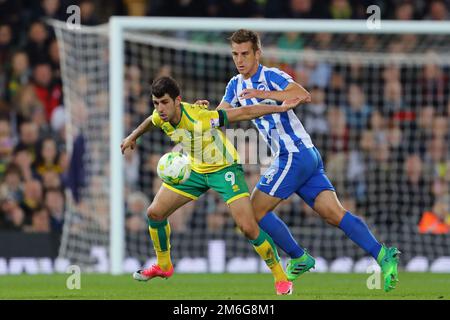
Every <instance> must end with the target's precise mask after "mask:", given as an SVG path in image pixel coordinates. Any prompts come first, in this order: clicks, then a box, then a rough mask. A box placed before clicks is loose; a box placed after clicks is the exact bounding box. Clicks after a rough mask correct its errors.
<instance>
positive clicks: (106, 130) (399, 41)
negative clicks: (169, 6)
mask: <svg viewBox="0 0 450 320" xmlns="http://www.w3.org/2000/svg"><path fill="white" fill-rule="evenodd" d="M149 20H151V19H149ZM175 22H176V20H174V23H175ZM212 23H214V21H213V22H212ZM217 23H218V22H217ZM266 23H269V24H270V23H271V22H270V21H268V22H266ZM205 25H207V24H205ZM239 25H240V24H239V21H237V22H236V24H235V26H236V29H237V28H238V27H239ZM318 25H320V23H319V24H318ZM53 26H54V27H55V31H56V35H57V37H58V42H59V46H60V53H61V57H62V79H63V84H64V104H65V108H66V111H67V114H68V117H67V119H68V123H67V137H68V138H67V139H68V146H69V148H70V150H69V151H70V153H71V155H72V167H71V171H70V177H71V179H69V181H70V183H69V186H70V191H69V192H68V207H67V213H66V222H65V226H64V234H63V239H62V244H61V248H60V256H61V257H64V258H68V259H70V260H71V261H72V262H73V263H76V264H79V265H82V266H83V267H84V268H85V269H84V270H91V271H97V272H107V271H109V270H110V268H109V257H110V254H109V253H110V252H109V251H110V249H109V248H110V239H111V237H110V236H111V234H110V232H111V225H114V224H112V223H111V221H110V219H111V217H112V216H114V215H111V214H110V213H112V212H114V211H115V210H119V212H122V211H120V209H119V208H117V207H111V202H110V200H111V199H110V197H113V198H114V197H120V199H123V201H124V203H123V205H124V206H125V211H124V213H123V218H124V223H123V225H120V226H119V227H120V228H123V232H124V234H125V235H124V237H123V245H124V247H125V251H124V252H125V254H124V258H123V265H122V266H123V269H122V271H125V272H131V271H134V270H135V269H137V268H140V267H142V266H148V264H149V263H150V262H151V260H152V259H154V252H153V248H152V245H151V241H150V237H149V234H148V230H147V222H146V214H145V212H146V208H147V206H148V205H149V204H150V203H151V201H152V199H153V197H154V196H155V194H156V192H157V190H158V189H159V187H160V185H161V181H160V179H159V178H158V177H157V174H156V163H157V161H158V159H159V158H160V156H161V155H162V154H164V153H165V152H168V151H170V150H172V148H173V144H172V143H171V142H170V141H169V139H168V138H167V137H166V136H165V135H164V134H163V132H162V131H160V130H158V129H155V130H153V131H151V132H149V133H147V134H145V135H144V136H142V137H141V138H140V139H139V141H138V148H137V150H135V151H134V152H127V153H126V154H125V156H124V157H123V163H122V169H121V170H122V171H121V172H120V174H122V176H123V186H122V190H123V195H122V194H115V193H114V192H113V190H114V189H111V186H112V183H113V179H112V178H114V175H116V174H118V171H114V170H113V169H112V168H111V162H110V159H111V157H110V153H111V152H119V153H120V149H119V144H118V145H116V146H114V148H116V150H111V148H110V145H109V137H110V135H111V134H117V133H116V132H114V128H115V127H117V128H118V130H121V128H123V132H119V133H118V134H120V136H121V137H124V136H126V135H127V134H129V133H130V132H131V131H132V130H133V129H134V128H135V127H136V126H137V125H138V124H139V123H140V122H141V121H143V120H144V119H145V118H146V117H147V116H148V115H149V114H150V113H151V112H152V111H153V107H152V105H151V99H150V96H149V89H150V84H151V82H152V80H153V79H155V78H157V77H159V76H162V75H170V76H172V77H174V78H175V79H176V80H177V81H178V82H179V83H180V85H181V89H182V98H183V100H184V101H187V102H194V101H195V100H197V99H208V100H209V101H210V103H211V107H214V106H216V105H218V103H219V102H220V101H221V99H222V96H223V94H224V90H225V87H226V84H227V83H228V81H229V80H230V79H231V77H233V76H234V75H235V74H236V73H237V72H236V69H235V66H234V64H233V61H232V59H231V54H230V47H229V45H228V43H227V40H226V39H227V37H229V36H230V35H231V33H232V30H231V29H230V28H226V29H224V30H218V29H217V28H215V29H214V30H213V31H211V29H208V28H206V29H203V30H202V29H201V28H200V27H198V28H195V27H193V28H191V30H189V28H188V27H186V28H185V29H184V28H179V30H178V31H170V30H155V29H154V28H152V27H151V24H149V26H148V27H145V26H142V27H141V28H133V29H130V30H127V29H126V28H125V29H124V30H123V34H121V35H120V39H123V43H122V45H123V61H121V60H119V61H116V60H114V61H111V60H110V53H109V45H110V38H109V33H108V26H101V27H84V26H82V28H81V30H69V29H67V28H66V26H65V24H60V23H56V22H55V23H53ZM277 26H280V24H279V23H278V24H275V23H274V24H273V25H271V27H270V28H269V27H267V28H266V29H265V30H263V31H260V30H256V31H259V33H260V35H261V38H262V44H263V55H262V61H261V62H262V63H263V64H264V65H267V66H270V67H278V68H280V69H282V70H284V71H285V72H286V73H288V74H290V75H291V76H292V77H293V78H294V79H295V80H296V81H297V82H298V83H300V84H302V85H303V86H304V87H306V88H307V89H308V90H309V91H310V92H311V94H312V102H311V103H310V104H309V105H302V106H300V107H297V108H296V109H295V113H296V114H297V115H298V117H299V118H300V120H301V121H302V122H303V125H304V126H305V128H306V130H307V131H308V132H309V134H310V135H311V136H312V139H313V143H314V144H315V145H316V146H317V148H318V149H319V151H320V152H321V155H322V157H323V160H324V163H325V168H326V171H327V174H328V176H329V178H330V179H331V181H332V182H333V184H334V186H335V188H336V190H337V194H338V196H339V198H340V199H341V201H342V203H343V205H344V207H345V208H347V209H348V210H350V211H352V212H354V213H356V214H358V215H360V216H361V217H363V219H364V220H365V221H366V223H367V224H368V225H369V227H370V228H371V230H372V231H373V232H374V234H375V235H376V237H377V238H378V239H379V240H380V241H381V242H384V243H386V244H389V245H395V246H398V248H399V249H400V250H401V251H402V252H403V255H402V260H401V263H402V267H405V268H407V269H408V270H421V271H427V270H430V269H431V270H439V268H441V269H442V268H444V269H445V268H449V267H448V265H447V266H446V264H445V263H446V262H445V261H446V260H445V259H446V258H445V256H449V255H450V254H449V252H450V231H449V229H450V216H449V205H450V196H449V191H448V187H449V183H450V157H449V150H450V149H449V145H448V144H449V114H450V102H449V100H450V99H449V98H450V57H449V55H448V52H449V49H450V36H449V35H448V34H445V33H443V32H442V30H439V28H437V29H436V30H437V31H438V32H430V33H428V34H414V33H412V32H408V33H395V32H394V33H393V32H389V33H388V32H386V33H383V29H381V30H378V31H377V33H375V32H372V33H367V32H365V31H364V30H362V29H361V30H359V31H357V30H356V29H355V31H353V32H339V33H338V32H335V31H334V29H333V28H330V29H329V30H324V27H323V24H322V27H321V28H318V29H317V31H314V30H312V29H311V28H313V27H311V25H309V29H308V31H302V32H300V30H299V29H300V28H297V29H296V30H292V31H290V32H287V31H286V30H285V29H286V28H283V29H279V28H278V27H277ZM416 28H417V25H416ZM444 29H445V27H444ZM268 30H271V31H268ZM438 33H440V34H438ZM118 37H119V35H118ZM111 66H112V67H113V68H114V67H117V68H122V67H123V87H122V88H120V90H119V91H120V97H121V101H122V102H123V103H121V104H120V105H122V106H123V117H122V119H121V121H123V122H122V123H113V124H111V123H110V115H111V112H113V109H112V107H111V106H113V105H117V104H114V101H110V90H111V88H110V86H109V83H110V76H111V75H110V68H111ZM114 90H118V89H116V88H115V89H114ZM116 94H117V92H116ZM232 128H233V129H241V130H240V131H238V133H239V134H238V135H237V138H236V140H235V141H234V143H235V144H238V145H237V148H238V151H239V152H240V155H241V159H242V161H243V163H244V169H245V172H246V177H247V183H248V186H249V188H250V189H252V188H253V187H254V185H255V184H256V183H257V181H258V179H259V177H260V175H261V173H262V171H263V170H264V168H267V166H268V165H269V164H270V160H271V158H270V152H268V150H267V147H266V146H265V144H264V143H263V142H261V141H260V137H258V134H257V131H256V129H255V127H253V125H252V124H251V122H245V123H240V124H238V125H235V126H233V127H232ZM243 136H245V137H246V138H244V139H240V140H239V137H241V138H242V137H243ZM255 139H256V140H255ZM256 154H257V155H258V157H256V158H257V159H256V162H255V157H254V155H256ZM118 190H121V189H118ZM276 213H277V214H278V215H279V216H280V217H281V218H282V219H283V220H284V221H285V222H286V224H287V225H288V226H289V227H290V230H291V231H292V233H293V235H294V237H295V239H296V240H297V241H298V242H299V244H300V245H302V246H303V247H305V248H307V249H308V251H309V252H310V253H311V254H312V255H313V256H315V257H317V258H318V259H317V261H318V266H317V267H318V268H317V269H318V271H338V272H341V271H344V272H345V271H348V272H351V271H357V272H365V271H366V268H367V266H368V265H369V264H372V263H373V261H372V260H371V259H369V258H368V257H367V255H366V254H365V252H363V251H362V250H361V249H360V248H359V247H357V246H356V245H355V244H354V243H353V242H351V241H350V240H349V239H347V238H346V236H345V235H344V233H343V232H342V231H341V230H339V229H337V228H334V227H332V226H329V225H327V224H326V223H325V222H324V221H323V220H322V219H321V218H320V217H319V216H318V215H317V214H316V213H314V212H313V211H312V210H311V208H309V207H308V206H307V205H306V204H305V203H304V202H303V201H302V200H301V199H300V198H299V197H298V196H296V195H294V196H292V197H291V198H290V199H288V200H286V201H283V202H282V203H281V204H280V205H279V206H278V207H277V209H276ZM118 221H119V222H118V223H120V219H119V220H118ZM169 221H170V224H171V228H172V239H171V242H172V257H173V261H174V263H175V266H176V269H178V270H179V271H181V272H183V271H184V272H255V271H264V270H265V268H264V266H263V265H262V264H261V263H260V261H259V259H258V258H257V256H256V254H255V253H254V251H253V248H252V246H251V245H250V244H249V243H248V242H247V241H246V239H245V237H244V236H243V235H242V234H241V233H240V232H239V231H238V230H237V228H236V226H235V224H234V222H233V220H232V218H231V216H230V214H229V213H228V209H227V206H226V205H225V204H224V203H223V202H222V201H221V199H220V198H219V196H218V195H217V194H216V193H214V192H212V191H208V192H207V193H206V194H205V195H204V196H202V197H201V198H200V199H199V200H198V201H195V202H192V203H189V204H188V205H186V206H184V207H182V208H180V209H179V210H178V211H176V212H175V213H174V214H173V215H172V216H171V217H170V218H169ZM112 250H114V249H112ZM280 254H281V255H282V257H285V255H284V253H283V252H281V251H280ZM447 263H448V262H447Z"/></svg>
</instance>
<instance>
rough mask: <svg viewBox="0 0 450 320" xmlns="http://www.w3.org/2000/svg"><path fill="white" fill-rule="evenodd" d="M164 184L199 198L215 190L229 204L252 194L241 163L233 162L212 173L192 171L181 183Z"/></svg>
mask: <svg viewBox="0 0 450 320" xmlns="http://www.w3.org/2000/svg"><path fill="white" fill-rule="evenodd" d="M163 186H164V187H166V188H168V189H170V190H172V191H174V192H176V193H178V194H181V195H183V196H185V197H188V198H191V199H193V200H197V199H198V198H199V197H200V196H201V195H202V194H204V193H205V192H206V191H208V190H209V188H211V189H213V190H215V191H216V192H218V193H219V194H220V196H221V197H222V199H223V201H225V202H226V203H227V204H230V203H232V202H233V201H235V200H237V199H240V198H243V197H248V196H250V193H249V192H248V187H247V183H246V182H245V174H244V170H243V169H242V166H241V165H240V164H233V165H231V166H228V167H226V168H223V169H221V170H219V171H216V172H212V173H198V172H195V171H193V170H192V171H191V175H190V176H189V179H187V180H186V181H185V182H184V183H181V184H168V183H166V182H164V183H163Z"/></svg>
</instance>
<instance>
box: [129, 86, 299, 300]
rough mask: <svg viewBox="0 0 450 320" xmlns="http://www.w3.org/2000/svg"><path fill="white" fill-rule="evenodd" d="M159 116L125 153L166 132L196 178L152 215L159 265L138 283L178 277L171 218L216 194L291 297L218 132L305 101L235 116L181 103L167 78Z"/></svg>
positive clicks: (157, 94)
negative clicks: (151, 133)
mask: <svg viewBox="0 0 450 320" xmlns="http://www.w3.org/2000/svg"><path fill="white" fill-rule="evenodd" d="M152 101H153V104H154V106H155V111H154V112H153V114H152V115H151V116H149V117H148V118H147V119H146V120H144V122H143V123H141V124H140V125H139V127H138V128H136V129H135V130H134V131H133V132H132V133H131V134H130V135H129V136H128V137H127V138H125V139H124V140H123V142H122V144H121V150H122V153H123V152H125V150H126V149H128V148H130V149H134V148H135V146H136V139H137V138H138V137H140V136H141V135H142V134H144V133H145V132H147V131H148V130H149V129H150V127H151V126H152V124H153V125H154V126H156V127H159V128H161V129H162V130H163V131H164V132H165V133H166V134H167V135H168V136H169V137H170V138H171V140H173V141H174V142H177V143H178V142H179V143H181V144H182V145H183V147H184V152H186V153H187V154H189V156H190V157H191V160H192V173H191V176H190V177H189V179H188V180H186V181H185V182H184V183H182V184H178V185H169V184H166V183H164V184H163V185H162V186H161V189H160V190H159V191H158V193H157V194H156V196H155V198H154V199H153V201H152V203H151V205H150V206H149V208H148V209H147V216H148V224H149V231H150V237H151V239H152V243H153V247H154V249H155V251H156V256H157V263H156V264H154V265H152V266H150V267H149V268H147V269H144V270H138V271H136V272H135V273H134V274H133V278H134V279H136V280H139V281H147V280H149V279H152V278H154V277H162V278H169V277H170V276H171V275H172V274H173V272H174V269H173V265H172V261H171V258H170V224H169V222H168V220H167V218H168V217H169V216H170V215H171V214H172V213H173V212H174V211H175V210H177V209H178V208H180V207H181V206H183V205H185V204H186V203H188V202H190V201H192V200H195V199H197V198H198V197H199V196H200V195H202V194H203V193H205V192H206V191H207V190H208V189H210V188H212V189H213V190H215V191H217V192H218V193H219V194H220V195H221V196H222V198H223V199H224V201H226V203H227V204H228V206H229V208H230V212H231V215H232V216H233V219H234V220H235V222H236V224H237V226H238V227H239V228H240V230H241V231H242V233H243V234H244V235H245V236H246V237H247V239H248V240H249V241H250V243H251V244H252V245H253V247H254V249H255V251H256V252H257V253H258V254H259V255H260V256H261V258H262V259H263V260H264V261H265V263H266V265H267V266H268V267H269V269H270V270H271V272H272V274H273V276H274V280H275V289H276V293H277V294H279V295H285V294H291V293H292V290H293V287H292V282H290V281H288V280H287V277H286V274H285V272H284V270H283V268H282V266H281V264H280V258H279V255H278V252H277V249H276V247H275V245H274V243H273V241H272V238H271V237H270V236H269V235H267V234H266V233H265V232H264V231H263V230H261V229H260V228H259V226H258V224H257V223H256V219H255V216H254V212H253V208H252V205H251V203H250V199H249V193H248V188H247V184H246V183H245V179H244V172H243V170H242V167H241V165H240V164H238V163H237V162H238V157H237V152H236V149H235V148H234V147H233V145H232V144H231V142H230V141H228V140H227V139H226V137H225V136H224V135H223V133H222V132H221V131H220V130H217V128H218V127H221V126H225V125H227V124H228V123H231V122H237V121H243V120H251V119H255V118H258V117H261V116H263V115H266V114H270V113H276V112H284V111H287V110H289V109H292V108H294V107H295V106H296V105H298V104H299V103H301V102H303V101H302V100H301V99H300V98H295V99H291V100H289V101H285V102H284V103H283V104H282V105H281V106H277V105H253V106H245V107H241V108H236V109H230V110H219V111H211V110H208V109H207V108H205V107H204V106H200V105H192V104H188V103H184V102H181V97H180V89H179V86H178V84H177V82H176V81H175V80H174V79H172V78H170V77H161V78H158V79H156V80H155V81H154V82H153V84H152Z"/></svg>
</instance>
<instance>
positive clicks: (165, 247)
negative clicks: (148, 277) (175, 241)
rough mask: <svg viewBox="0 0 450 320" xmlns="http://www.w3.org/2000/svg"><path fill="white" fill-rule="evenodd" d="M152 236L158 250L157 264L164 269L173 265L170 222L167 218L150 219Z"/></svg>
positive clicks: (154, 246)
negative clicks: (162, 219)
mask: <svg viewBox="0 0 450 320" xmlns="http://www.w3.org/2000/svg"><path fill="white" fill-rule="evenodd" d="M148 230H149V231H150V238H152V242H153V248H154V249H155V252H156V258H157V264H158V266H160V268H161V269H162V270H163V271H168V270H169V269H170V268H171V267H172V260H171V259H170V224H169V222H168V221H167V220H164V221H151V220H150V219H149V228H148Z"/></svg>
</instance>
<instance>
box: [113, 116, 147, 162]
mask: <svg viewBox="0 0 450 320" xmlns="http://www.w3.org/2000/svg"><path fill="white" fill-rule="evenodd" d="M151 125H152V116H149V117H148V118H147V119H145V120H144V121H142V123H141V124H140V125H139V126H138V127H137V128H136V129H134V130H133V132H132V133H130V134H129V135H128V137H126V138H125V139H123V141H122V143H121V144H120V150H121V151H122V154H124V152H125V150H127V149H128V148H130V149H131V150H134V148H135V147H136V140H137V139H138V138H139V137H140V136H142V135H143V134H144V133H146V132H147V131H149V130H150V128H151Z"/></svg>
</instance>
